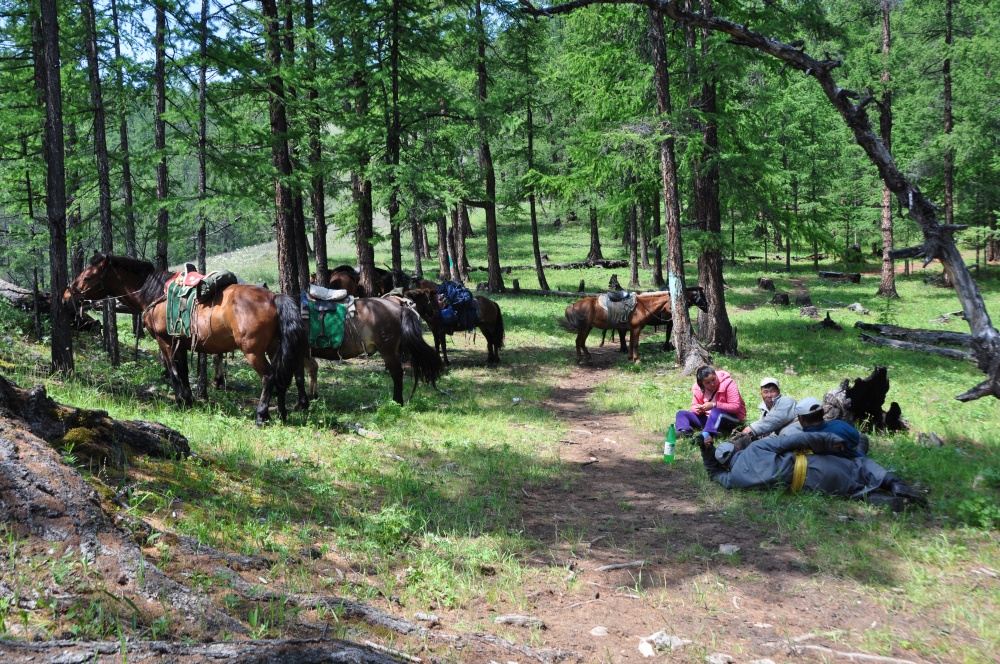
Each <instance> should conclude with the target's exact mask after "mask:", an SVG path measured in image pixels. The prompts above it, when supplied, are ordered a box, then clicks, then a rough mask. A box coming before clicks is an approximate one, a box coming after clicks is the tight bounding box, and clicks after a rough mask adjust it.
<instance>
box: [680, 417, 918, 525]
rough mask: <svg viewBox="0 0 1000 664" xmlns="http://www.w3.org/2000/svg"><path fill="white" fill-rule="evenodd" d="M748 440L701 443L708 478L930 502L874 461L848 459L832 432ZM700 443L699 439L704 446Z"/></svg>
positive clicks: (729, 484)
mask: <svg viewBox="0 0 1000 664" xmlns="http://www.w3.org/2000/svg"><path fill="white" fill-rule="evenodd" d="M745 441H746V437H745V436H744V437H741V438H740V439H738V440H737V441H736V442H732V441H731V442H726V443H722V444H721V445H719V446H718V447H715V445H713V444H712V443H711V442H710V441H705V442H702V443H701V444H700V447H701V459H702V462H703V463H704V465H705V470H706V471H707V472H708V476H709V477H711V478H712V479H713V480H714V481H716V482H718V483H719V484H721V485H722V486H724V487H726V488H727V489H771V488H775V487H785V488H787V489H788V490H789V491H791V492H792V493H799V492H800V491H815V492H819V493H826V494H830V495H834V496H842V497H844V498H851V499H858V500H865V501H867V502H869V503H874V504H887V505H889V506H891V507H892V508H893V509H894V510H896V511H899V510H901V509H902V508H903V507H904V506H905V505H906V504H908V503H914V504H917V505H926V504H927V498H925V497H924V495H923V494H921V493H920V492H918V491H917V490H916V489H914V488H913V487H911V486H909V485H908V484H906V483H905V482H903V480H901V479H900V478H899V477H897V476H896V475H894V474H892V473H890V472H889V471H887V470H886V469H885V468H883V467H882V466H880V465H879V464H877V463H875V462H874V461H872V460H871V459H869V458H868V457H864V456H848V455H849V454H850V453H849V452H848V450H847V447H846V444H845V443H844V441H843V439H841V438H840V437H839V436H837V435H836V434H834V433H831V432H829V431H814V432H802V433H798V434H794V435H790V436H779V437H776V438H765V439H763V440H758V441H755V442H754V443H753V444H752V445H749V446H747V447H745V448H743V447H742V444H743V443H744V442H745ZM698 442H699V439H698V438H696V439H695V444H698Z"/></svg>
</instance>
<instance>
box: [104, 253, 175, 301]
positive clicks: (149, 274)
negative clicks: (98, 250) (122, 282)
mask: <svg viewBox="0 0 1000 664" xmlns="http://www.w3.org/2000/svg"><path fill="white" fill-rule="evenodd" d="M106 258H107V259H108V267H114V268H116V269H118V270H121V271H122V272H129V273H131V274H135V275H138V276H145V281H144V282H143V284H142V288H140V289H139V293H138V295H139V299H141V300H142V301H143V302H153V301H154V300H156V299H157V298H159V297H160V296H161V295H163V288H164V286H166V285H167V281H169V280H170V279H171V277H173V276H174V274H175V273H173V272H167V271H166V270H158V269H156V266H154V265H153V264H152V263H150V262H149V261H144V260H142V259H139V258H130V257H128V256H114V255H110V254H109V255H108V256H107V257H106ZM100 260H101V259H100V257H98V256H95V257H94V259H93V260H91V262H90V264H91V265H95V264H96V263H99V262H100Z"/></svg>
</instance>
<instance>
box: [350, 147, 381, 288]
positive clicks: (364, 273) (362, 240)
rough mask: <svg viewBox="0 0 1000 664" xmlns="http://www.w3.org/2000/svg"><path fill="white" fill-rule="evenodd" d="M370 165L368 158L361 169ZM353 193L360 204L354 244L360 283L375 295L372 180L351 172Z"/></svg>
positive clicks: (376, 286)
mask: <svg viewBox="0 0 1000 664" xmlns="http://www.w3.org/2000/svg"><path fill="white" fill-rule="evenodd" d="M367 166H368V161H367V158H366V159H365V160H364V162H363V163H362V164H361V168H360V171H364V170H365V169H366V168H367ZM351 193H352V195H353V197H354V204H355V205H357V206H358V230H357V232H356V233H355V234H354V246H355V247H356V249H357V252H358V269H359V271H360V272H361V276H360V278H359V280H358V284H359V285H360V286H361V287H362V288H363V289H364V292H365V295H366V296H367V297H373V296H374V295H375V294H376V293H378V292H379V290H380V287H379V283H378V276H377V275H376V274H375V247H374V246H373V245H372V238H373V237H375V211H374V209H373V205H372V181H371V180H366V179H364V178H363V177H362V176H361V175H360V173H353V174H351Z"/></svg>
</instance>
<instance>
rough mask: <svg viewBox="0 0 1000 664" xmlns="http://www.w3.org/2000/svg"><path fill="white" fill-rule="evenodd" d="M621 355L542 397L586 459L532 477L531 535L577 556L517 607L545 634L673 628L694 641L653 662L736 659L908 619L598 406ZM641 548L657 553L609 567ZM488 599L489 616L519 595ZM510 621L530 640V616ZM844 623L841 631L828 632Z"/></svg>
mask: <svg viewBox="0 0 1000 664" xmlns="http://www.w3.org/2000/svg"><path fill="white" fill-rule="evenodd" d="M617 357H618V353H617V350H612V349H610V348H599V349H597V350H596V351H594V364H593V365H592V366H585V367H577V368H575V369H574V371H573V373H572V375H570V376H569V377H568V378H566V379H565V380H563V381H562V382H561V383H560V384H559V385H558V386H557V388H556V389H555V391H554V392H553V393H552V396H551V398H550V399H549V400H548V401H547V402H545V403H544V404H543V405H544V406H545V407H546V408H550V409H551V410H553V411H554V412H556V413H557V414H558V415H559V416H560V417H561V418H562V419H563V420H564V421H565V423H566V427H567V428H568V430H569V431H568V434H567V436H566V439H565V440H564V442H563V447H562V459H563V461H564V462H565V463H566V464H567V465H571V466H578V467H579V468H580V477H579V479H578V480H577V481H575V482H573V483H569V484H566V485H559V486H546V487H533V488H531V489H530V490H529V491H528V494H529V495H527V496H526V497H525V498H524V501H523V503H524V506H523V515H524V525H525V529H526V531H527V534H528V535H530V536H532V537H534V538H537V539H539V540H541V541H542V542H543V543H545V544H546V545H547V547H548V549H547V551H546V552H544V553H539V554H538V559H537V562H538V563H539V564H546V565H551V564H552V563H553V562H555V563H556V564H558V565H560V566H562V567H565V568H566V573H565V574H564V575H561V576H562V577H563V578H559V579H547V580H544V581H539V582H536V583H534V584H533V587H530V588H529V589H528V593H527V594H528V597H529V598H530V600H531V603H530V605H529V606H525V607H520V608H519V609H518V610H517V611H513V612H516V613H524V614H528V615H531V616H534V617H537V618H540V619H542V620H543V621H544V622H545V625H546V629H545V630H543V631H542V632H541V633H540V637H541V641H542V643H541V645H542V646H543V647H547V648H556V649H560V650H565V651H572V652H574V653H577V654H578V659H579V661H586V662H632V661H650V660H647V659H646V658H644V657H643V655H642V654H641V653H640V650H639V647H638V646H639V643H640V639H641V638H642V637H646V636H649V635H652V634H654V633H656V632H658V631H660V630H665V631H666V633H667V634H670V635H674V636H677V637H680V638H682V639H686V640H690V641H691V643H690V644H688V645H685V646H683V647H681V648H679V649H678V650H676V651H674V652H673V653H670V652H669V648H668V649H666V650H663V649H660V650H658V651H657V654H656V659H654V660H652V661H659V660H667V659H670V661H692V662H695V661H697V662H704V661H705V656H706V655H711V654H713V653H724V654H728V655H730V656H732V657H733V658H734V659H733V660H732V661H736V662H751V661H755V660H764V659H772V660H774V661H778V662H780V661H789V660H790V659H794V660H795V661H804V660H805V661H811V660H812V659H813V658H815V661H820V659H819V658H820V656H821V655H822V653H821V652H820V651H818V650H799V651H794V650H791V649H790V646H789V644H790V643H792V644H795V645H797V646H825V647H829V648H832V649H834V650H838V651H852V652H860V651H862V650H863V647H862V646H860V645H853V644H861V643H863V642H864V635H863V632H864V631H865V630H868V629H872V627H873V626H874V627H880V628H881V627H882V626H883V625H884V623H885V621H887V620H893V619H897V620H898V618H892V617H890V616H889V615H888V614H887V612H886V611H885V610H884V609H883V608H882V607H881V606H880V605H877V604H875V603H874V602H873V601H872V598H870V597H869V596H868V593H867V592H866V590H865V589H864V588H862V587H861V586H860V585H858V584H854V583H853V582H851V581H849V580H843V579H838V578H834V577H830V576H827V575H823V574H820V573H817V572H816V571H815V570H814V569H813V567H812V566H811V565H810V564H809V562H808V559H807V557H806V556H805V555H803V554H802V553H800V552H799V551H797V550H795V549H794V548H792V547H791V546H789V545H788V544H787V541H786V539H785V538H784V537H782V536H781V534H780V533H771V532H767V531H766V530H762V529H760V528H758V527H756V526H754V525H752V524H748V523H745V522H744V523H739V521H738V519H736V518H734V517H735V516H736V515H726V514H719V513H716V512H713V511H712V510H711V509H710V508H708V507H706V505H705V502H704V501H703V500H700V499H699V495H698V490H697V487H696V486H695V485H694V484H693V483H692V481H691V480H690V478H689V477H686V476H685V475H684V474H683V473H682V472H680V471H678V469H677V468H676V467H672V466H668V465H665V464H664V463H662V461H661V460H660V459H659V458H658V457H657V455H656V452H657V444H656V443H653V442H652V441H651V440H650V439H651V438H654V437H653V436H650V435H648V434H647V433H646V432H639V431H634V430H632V429H631V427H630V420H629V417H628V416H627V415H625V414H613V415H610V416H601V417H598V416H596V415H594V414H593V413H592V412H591V410H590V407H589V405H588V398H589V395H590V394H591V392H592V391H593V389H594V387H595V386H596V385H598V384H599V383H601V382H602V381H604V380H605V376H606V373H607V370H608V368H609V367H610V366H611V365H612V363H613V362H614V361H615V360H616V358H617ZM657 437H658V436H657ZM595 459H596V461H595ZM587 462H591V463H589V464H588V465H583V464H585V463H587ZM727 523H729V524H732V523H737V524H738V525H736V526H732V525H727ZM722 544H735V545H737V546H739V547H740V551H739V555H738V560H737V559H735V558H731V557H729V556H723V555H719V554H718V553H717V552H718V551H719V546H720V545H722ZM637 560H644V561H646V563H645V564H644V565H643V566H642V567H641V568H638V567H635V568H626V569H621V570H615V571H608V572H600V571H596V568H599V567H602V566H605V565H612V564H620V563H626V562H632V561H637ZM480 611H482V613H483V614H484V615H483V616H482V617H481V618H480V619H483V620H486V619H487V616H489V615H495V614H496V613H498V612H501V613H505V612H511V607H504V606H489V605H484V606H483V607H481V608H480ZM595 628H604V630H606V635H600V634H594V633H593V632H592V630H595ZM511 629H512V630H514V631H512V632H510V633H509V636H510V638H511V639H512V640H518V639H517V634H518V632H517V631H516V630H517V629H519V628H511ZM897 629H900V630H902V631H905V625H900V626H897ZM596 631H597V632H601V631H602V630H600V629H597V630H596ZM834 631H839V633H840V636H839V637H838V641H837V642H834V641H831V640H830V636H829V635H827V636H825V637H824V636H823V634H824V633H827V632H834ZM810 635H814V636H810ZM522 639H523V640H522V641H521V642H527V640H528V636H527V634H524V635H523V636H522ZM796 639H798V640H797V641H796ZM534 643H535V644H536V645H537V641H534ZM827 658H828V659H829V655H828V657H827ZM490 659H491V658H490ZM508 659H509V660H511V661H513V660H514V658H508ZM470 661H471V660H470ZM483 661H489V659H484V660H483ZM518 661H523V658H521V659H520V660H518Z"/></svg>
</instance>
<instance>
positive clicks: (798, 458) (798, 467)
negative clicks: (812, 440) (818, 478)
mask: <svg viewBox="0 0 1000 664" xmlns="http://www.w3.org/2000/svg"><path fill="white" fill-rule="evenodd" d="M810 454H812V450H803V451H801V452H796V453H795V470H794V471H793V472H792V493H798V492H799V491H802V487H804V486H805V485H806V472H807V471H808V470H809V459H808V455H810Z"/></svg>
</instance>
